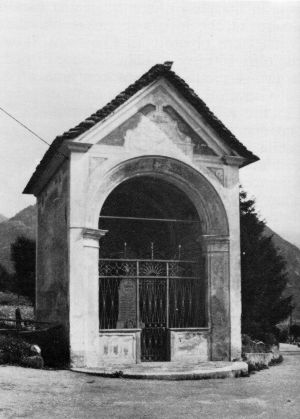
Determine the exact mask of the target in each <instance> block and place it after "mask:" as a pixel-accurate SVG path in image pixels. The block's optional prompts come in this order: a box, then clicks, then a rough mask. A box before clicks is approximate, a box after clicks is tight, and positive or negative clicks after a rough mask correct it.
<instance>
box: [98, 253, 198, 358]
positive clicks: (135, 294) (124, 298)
mask: <svg viewBox="0 0 300 419" xmlns="http://www.w3.org/2000/svg"><path fill="white" fill-rule="evenodd" d="M200 272H201V271H200V264H199V262H196V261H191V260H159V259H157V260H155V259H138V260H136V259H100V261H99V320H100V328H101V329H120V328H122V329H123V328H141V329H142V332H141V359H142V361H166V360H168V359H169V346H170V345H169V342H168V340H169V333H168V330H169V328H186V327H201V326H202V325H203V324H202V322H203V320H204V319H203V318H201V307H200V306H201V304H200V301H201V299H202V300H203V298H201V296H203V287H202V283H201V280H200ZM202 317H203V316H202Z"/></svg>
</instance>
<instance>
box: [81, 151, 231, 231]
mask: <svg viewBox="0 0 300 419" xmlns="http://www.w3.org/2000/svg"><path fill="white" fill-rule="evenodd" d="M106 168H107V169H108V167H106ZM101 172H102V173H101V176H95V175H96V172H95V173H94V176H93V180H92V183H91V185H94V186H93V188H92V189H90V193H89V194H88V195H89V196H88V200H87V220H86V221H87V225H88V226H91V227H98V218H99V214H100V211H101V208H102V205H103V203H104V201H105V200H106V198H107V197H108V195H109V194H110V193H111V192H112V191H113V190H114V189H115V188H116V186H118V185H119V184H121V183H122V182H124V181H125V180H128V179H130V178H133V177H139V176H152V177H156V178H161V179H163V180H165V181H167V182H170V183H172V184H174V185H175V186H177V187H178V188H179V189H181V190H182V191H183V192H184V193H186V195H187V196H188V197H189V199H190V200H191V201H192V202H193V203H194V205H195V208H196V209H197V211H198V214H199V218H200V220H201V221H202V222H203V226H202V229H203V233H204V234H211V235H224V236H227V235H228V231H229V229H228V220H227V214H226V211H225V208H224V205H223V202H222V200H221V198H220V196H219V194H218V193H217V192H216V190H215V188H214V187H213V185H212V184H211V183H210V182H209V181H208V180H207V179H206V178H205V177H204V175H202V174H201V173H199V172H198V171H197V170H196V169H194V168H193V167H191V166H189V165H187V164H186V163H183V162H182V161H179V160H176V159H173V158H169V157H163V156H143V157H137V158H133V159H130V160H126V161H123V162H119V164H117V165H115V166H114V167H111V168H110V170H108V171H107V172H106V173H105V174H104V173H103V170H101ZM96 181H97V183H96Z"/></svg>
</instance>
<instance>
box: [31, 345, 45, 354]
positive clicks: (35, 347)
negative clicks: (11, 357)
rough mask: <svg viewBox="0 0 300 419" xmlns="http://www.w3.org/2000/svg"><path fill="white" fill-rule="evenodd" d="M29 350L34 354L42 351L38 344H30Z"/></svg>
mask: <svg viewBox="0 0 300 419" xmlns="http://www.w3.org/2000/svg"><path fill="white" fill-rule="evenodd" d="M30 351H31V352H32V353H33V354H35V355H41V353H42V351H41V348H40V347H39V346H38V345H31V347H30Z"/></svg>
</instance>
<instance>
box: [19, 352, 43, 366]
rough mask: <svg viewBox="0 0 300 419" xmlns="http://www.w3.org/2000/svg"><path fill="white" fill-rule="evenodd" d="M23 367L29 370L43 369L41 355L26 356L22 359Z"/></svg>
mask: <svg viewBox="0 0 300 419" xmlns="http://www.w3.org/2000/svg"><path fill="white" fill-rule="evenodd" d="M21 365H22V366H23V367H29V368H43V367H44V360H43V358H42V357H41V356H40V355H33V356H26V357H24V358H22V360H21Z"/></svg>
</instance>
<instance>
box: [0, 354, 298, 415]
mask: <svg viewBox="0 0 300 419" xmlns="http://www.w3.org/2000/svg"><path fill="white" fill-rule="evenodd" d="M0 417H1V418H5V419H8V418H26V417H27V418H39V419H40V418H57V419H61V418H70V419H77V418H172V419H173V418H201V419H202V418H216V419H221V418H228V419H235V418H239V419H240V418H272V419H276V418H280V419H282V418H284V419H288V418H295V419H298V418H299V417H300V355H298V354H294V353H292V354H290V355H286V356H285V360H284V362H283V363H282V364H280V365H278V366H274V367H272V368H270V369H268V370H264V371H260V372H258V373H256V374H254V375H251V376H250V377H248V378H235V379H225V380H201V381H177V382H176V381H175V382H174V381H146V380H126V379H112V378H101V377H94V376H87V375H85V374H79V373H75V372H70V371H49V370H33V369H25V368H20V367H11V366H1V367H0Z"/></svg>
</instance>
